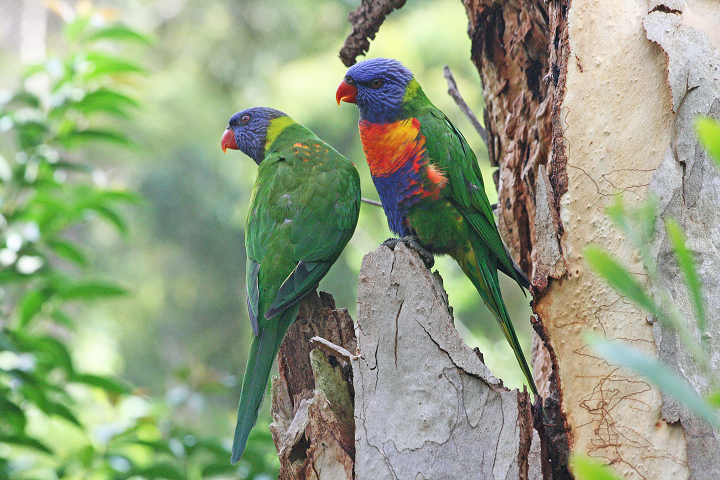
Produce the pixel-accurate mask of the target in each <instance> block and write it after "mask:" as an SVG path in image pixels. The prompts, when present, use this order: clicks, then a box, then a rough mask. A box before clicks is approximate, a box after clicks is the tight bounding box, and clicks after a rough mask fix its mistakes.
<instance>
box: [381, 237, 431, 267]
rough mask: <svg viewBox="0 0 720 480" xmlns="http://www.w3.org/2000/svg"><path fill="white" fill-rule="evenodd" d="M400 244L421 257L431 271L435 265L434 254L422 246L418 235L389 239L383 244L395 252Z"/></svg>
mask: <svg viewBox="0 0 720 480" xmlns="http://www.w3.org/2000/svg"><path fill="white" fill-rule="evenodd" d="M399 242H402V243H404V244H405V245H407V247H408V248H411V249H413V250H415V251H416V252H417V253H418V255H420V258H421V259H422V261H423V263H424V264H425V267H427V268H428V269H431V268H432V267H433V265H435V257H433V254H432V253H430V252H428V251H427V250H426V249H425V247H423V246H422V244H421V243H420V239H419V238H418V237H417V235H407V236H405V237H400V238H388V239H387V240H385V241H384V242H383V243H382V244H383V245H384V246H386V247H388V248H389V249H390V250H395V246H397V244H398V243H399Z"/></svg>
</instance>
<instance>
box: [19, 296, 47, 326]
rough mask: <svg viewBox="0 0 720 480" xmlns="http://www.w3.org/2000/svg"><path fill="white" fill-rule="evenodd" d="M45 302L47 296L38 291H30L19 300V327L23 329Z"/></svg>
mask: <svg viewBox="0 0 720 480" xmlns="http://www.w3.org/2000/svg"><path fill="white" fill-rule="evenodd" d="M46 300H47V295H46V294H45V293H44V292H42V291H40V290H30V291H28V292H27V293H25V295H24V296H23V298H22V300H20V326H21V327H24V326H26V325H27V324H28V322H30V320H32V318H33V317H34V316H35V315H37V313H38V312H39V311H40V310H41V309H42V306H43V304H44V303H45V301H46Z"/></svg>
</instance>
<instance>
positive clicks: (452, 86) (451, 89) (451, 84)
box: [443, 65, 488, 147]
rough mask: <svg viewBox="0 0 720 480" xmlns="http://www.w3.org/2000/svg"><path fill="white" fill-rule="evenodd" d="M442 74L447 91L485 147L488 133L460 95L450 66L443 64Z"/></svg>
mask: <svg viewBox="0 0 720 480" xmlns="http://www.w3.org/2000/svg"><path fill="white" fill-rule="evenodd" d="M443 75H444V76H445V79H446V80H447V82H448V93H449V94H450V96H451V97H452V98H453V100H455V103H456V104H457V106H458V107H460V110H462V112H463V113H464V114H465V116H466V117H467V118H468V119H470V123H472V124H473V127H475V130H476V131H477V132H478V134H479V135H480V138H482V141H483V143H484V144H485V147H487V146H488V133H487V130H485V128H484V127H483V126H482V125H481V124H480V121H479V120H478V119H477V117H476V116H475V113H474V112H473V111H472V110H471V109H470V107H468V104H467V103H466V102H465V99H464V98H463V97H462V95H460V90H458V88H457V83H456V82H455V77H453V74H452V71H451V70H450V67H448V66H447V65H445V66H444V67H443Z"/></svg>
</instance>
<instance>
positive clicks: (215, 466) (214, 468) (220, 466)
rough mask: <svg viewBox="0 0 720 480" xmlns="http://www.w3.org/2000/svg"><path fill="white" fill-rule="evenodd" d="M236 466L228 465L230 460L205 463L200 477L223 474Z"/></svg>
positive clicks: (234, 469)
mask: <svg viewBox="0 0 720 480" xmlns="http://www.w3.org/2000/svg"><path fill="white" fill-rule="evenodd" d="M236 470H237V467H236V466H234V465H230V462H227V461H225V462H218V463H211V464H209V465H205V466H204V467H203V468H202V478H210V477H214V476H217V475H225V474H229V473H231V472H235V471H236Z"/></svg>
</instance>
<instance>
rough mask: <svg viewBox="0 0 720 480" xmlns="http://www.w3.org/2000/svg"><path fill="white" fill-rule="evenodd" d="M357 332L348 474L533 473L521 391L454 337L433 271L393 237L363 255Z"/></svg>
mask: <svg viewBox="0 0 720 480" xmlns="http://www.w3.org/2000/svg"><path fill="white" fill-rule="evenodd" d="M357 332H358V353H359V356H358V357H357V358H355V359H354V360H353V362H352V365H353V378H354V386H355V394H356V396H355V422H356V434H355V440H356V457H355V474H356V478H357V479H358V480H382V479H408V480H414V479H420V478H425V479H437V480H440V479H460V478H467V479H471V478H494V479H517V478H528V469H529V470H530V472H532V473H533V477H531V478H541V477H540V476H537V475H539V472H540V471H541V468H540V458H539V448H538V447H537V442H538V438H537V436H536V437H535V442H536V446H535V448H534V449H533V455H530V451H531V441H532V433H533V431H532V418H531V413H530V404H529V398H528V395H527V393H524V392H519V391H517V390H513V391H510V390H508V389H506V388H504V387H503V386H502V384H501V382H500V381H499V380H497V379H496V378H495V377H493V375H492V374H491V373H490V371H489V370H488V369H487V367H486V366H485V365H484V364H483V363H482V361H481V359H480V357H479V355H478V353H477V352H475V351H473V350H472V349H470V348H469V347H467V346H466V345H465V344H464V343H463V341H462V339H461V338H460V336H459V335H458V333H457V331H456V330H455V327H454V326H453V320H452V315H451V313H450V311H449V307H448V303H447V297H446V295H445V292H444V290H443V288H442V285H441V283H440V280H439V277H438V276H437V274H435V275H433V274H432V273H431V272H430V271H429V270H427V269H426V268H425V266H424V264H423V263H422V261H421V260H420V258H419V257H418V256H417V254H416V253H415V252H413V251H410V250H408V249H407V248H406V247H405V246H404V245H403V244H398V246H397V247H396V248H395V251H391V250H389V249H388V248H386V247H380V248H379V249H378V250H376V251H374V252H372V253H370V254H368V255H366V256H365V258H364V259H363V264H362V267H361V270H360V279H359V286H358V319H357ZM529 464H530V465H529Z"/></svg>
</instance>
